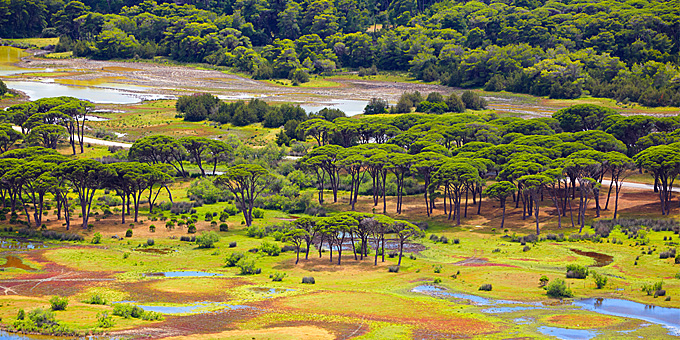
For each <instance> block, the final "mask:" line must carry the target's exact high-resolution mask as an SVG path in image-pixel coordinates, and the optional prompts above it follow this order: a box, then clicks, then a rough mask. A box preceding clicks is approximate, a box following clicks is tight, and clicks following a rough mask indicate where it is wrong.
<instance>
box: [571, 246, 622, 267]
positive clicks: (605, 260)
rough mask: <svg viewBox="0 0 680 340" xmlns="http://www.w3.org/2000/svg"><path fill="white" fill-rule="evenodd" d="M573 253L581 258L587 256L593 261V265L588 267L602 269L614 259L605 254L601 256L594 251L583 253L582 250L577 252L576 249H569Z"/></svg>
mask: <svg viewBox="0 0 680 340" xmlns="http://www.w3.org/2000/svg"><path fill="white" fill-rule="evenodd" d="M569 250H571V251H573V252H574V253H576V254H578V255H581V256H588V257H590V258H592V259H593V260H595V264H594V265H592V266H590V267H604V266H606V265H608V264H611V263H612V262H614V257H613V256H611V255H607V254H602V253H598V252H594V251H583V250H578V249H573V248H572V249H569Z"/></svg>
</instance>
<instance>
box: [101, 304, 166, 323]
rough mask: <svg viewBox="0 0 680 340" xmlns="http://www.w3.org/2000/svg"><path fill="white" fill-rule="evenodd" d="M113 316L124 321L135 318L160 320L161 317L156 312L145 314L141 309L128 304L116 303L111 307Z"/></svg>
mask: <svg viewBox="0 0 680 340" xmlns="http://www.w3.org/2000/svg"><path fill="white" fill-rule="evenodd" d="M113 315H118V316H121V317H124V318H126V319H130V318H135V319H142V320H147V321H153V320H162V319H163V316H162V315H161V314H160V313H156V312H145V311H144V310H143V309H142V308H140V307H137V306H135V305H131V304H129V303H116V304H114V305H113Z"/></svg>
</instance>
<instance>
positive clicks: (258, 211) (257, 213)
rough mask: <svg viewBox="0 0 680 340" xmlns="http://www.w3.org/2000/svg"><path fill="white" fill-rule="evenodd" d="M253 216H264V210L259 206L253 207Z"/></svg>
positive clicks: (258, 217)
mask: <svg viewBox="0 0 680 340" xmlns="http://www.w3.org/2000/svg"><path fill="white" fill-rule="evenodd" d="M253 218H257V219H260V218H264V210H263V209H260V208H255V209H253Z"/></svg>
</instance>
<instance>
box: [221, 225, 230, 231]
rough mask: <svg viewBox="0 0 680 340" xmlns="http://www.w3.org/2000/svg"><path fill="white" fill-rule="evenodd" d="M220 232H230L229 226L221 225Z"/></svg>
mask: <svg viewBox="0 0 680 340" xmlns="http://www.w3.org/2000/svg"><path fill="white" fill-rule="evenodd" d="M220 231H229V226H228V225H227V224H226V223H221V224H220Z"/></svg>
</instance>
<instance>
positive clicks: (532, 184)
mask: <svg viewBox="0 0 680 340" xmlns="http://www.w3.org/2000/svg"><path fill="white" fill-rule="evenodd" d="M518 181H519V182H520V183H522V188H523V189H524V191H525V192H526V193H528V196H529V197H531V200H532V206H533V215H534V217H535V218H536V235H539V234H540V233H541V229H540V227H539V224H538V213H539V210H540V209H539V207H540V201H541V193H542V191H543V188H545V186H546V185H549V184H550V183H551V182H552V180H551V179H550V177H548V176H544V175H526V176H522V177H520V178H519V179H518Z"/></svg>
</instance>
